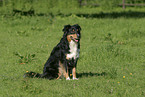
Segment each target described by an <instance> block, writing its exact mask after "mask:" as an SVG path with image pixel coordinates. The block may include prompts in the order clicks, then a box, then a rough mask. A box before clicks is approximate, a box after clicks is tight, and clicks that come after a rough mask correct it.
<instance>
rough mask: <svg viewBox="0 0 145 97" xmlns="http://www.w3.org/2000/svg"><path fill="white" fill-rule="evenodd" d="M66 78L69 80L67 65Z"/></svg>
mask: <svg viewBox="0 0 145 97" xmlns="http://www.w3.org/2000/svg"><path fill="white" fill-rule="evenodd" d="M65 77H66V80H70V77H69V71H68V66H66V75H65Z"/></svg>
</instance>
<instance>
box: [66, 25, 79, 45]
mask: <svg viewBox="0 0 145 97" xmlns="http://www.w3.org/2000/svg"><path fill="white" fill-rule="evenodd" d="M80 31H81V27H80V26H79V25H78V24H75V25H72V26H71V25H65V26H64V29H63V32H64V34H65V35H66V37H67V40H68V42H70V41H71V40H72V41H74V42H79V41H80V38H81V33H80Z"/></svg>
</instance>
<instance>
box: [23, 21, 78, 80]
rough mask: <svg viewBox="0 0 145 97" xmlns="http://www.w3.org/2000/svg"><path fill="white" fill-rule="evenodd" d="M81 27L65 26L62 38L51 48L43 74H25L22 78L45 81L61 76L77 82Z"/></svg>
mask: <svg viewBox="0 0 145 97" xmlns="http://www.w3.org/2000/svg"><path fill="white" fill-rule="evenodd" d="M80 31H81V27H80V26H79V25H78V24H75V25H72V26H71V25H65V26H64V29H63V32H64V34H63V37H62V38H61V40H60V42H59V43H58V44H57V45H56V46H55V47H54V48H53V50H52V52H51V54H50V57H49V58H48V60H47V62H46V63H45V65H44V69H43V74H39V73H35V72H27V73H25V74H24V77H37V78H47V79H60V78H61V77H62V76H64V77H65V78H66V80H70V76H69V75H70V73H71V72H72V75H73V80H77V79H78V78H77V77H76V66H77V61H78V58H79V53H80V38H81V33H80Z"/></svg>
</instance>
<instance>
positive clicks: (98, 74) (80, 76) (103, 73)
mask: <svg viewBox="0 0 145 97" xmlns="http://www.w3.org/2000/svg"><path fill="white" fill-rule="evenodd" d="M76 75H77V77H78V78H82V77H89V76H90V77H93V76H106V75H107V74H106V72H102V73H92V72H89V73H86V72H83V73H77V74H76Z"/></svg>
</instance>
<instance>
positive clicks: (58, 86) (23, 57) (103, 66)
mask: <svg viewBox="0 0 145 97" xmlns="http://www.w3.org/2000/svg"><path fill="white" fill-rule="evenodd" d="M81 10H82V9H81ZM87 14H88V13H87ZM111 15H112V14H111ZM111 15H110V16H109V17H105V16H104V17H94V16H92V17H85V16H83V15H82V16H77V15H76V14H71V15H68V16H65V17H64V16H59V15H57V16H55V17H53V18H52V17H49V16H32V17H31V16H19V15H16V16H7V15H6V16H3V15H2V16H1V17H0V21H1V22H0V25H1V26H0V67H1V69H0V74H1V75H0V76H1V77H0V96H1V97H9V96H10V97H21V96H22V97H24V96H27V97H47V96H50V97H53V96H54V97H61V96H64V97H88V96H91V97H96V96H97V97H107V96H109V97H110V96H113V97H144V95H145V87H144V84H145V83H144V79H145V77H144V73H145V60H144V59H145V52H144V51H145V48H144V46H145V28H144V25H145V18H144V17H143V16H141V17H138V18H137V17H132V16H130V17H129V16H128V17H125V16H124V15H123V16H119V17H117V18H111ZM141 15H142V14H141ZM76 23H78V24H79V25H80V26H81V27H82V39H81V54H80V59H79V61H78V67H77V76H78V78H79V80H76V81H73V80H71V81H66V80H65V79H62V80H47V79H36V78H26V79H24V78H23V74H24V73H25V72H26V71H35V72H39V73H42V70H43V65H44V63H45V62H46V60H47V58H48V57H49V54H50V53H51V50H52V49H53V47H54V46H55V45H56V44H57V43H58V42H59V41H60V38H61V37H62V35H63V32H62V29H63V26H64V25H66V24H76Z"/></svg>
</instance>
